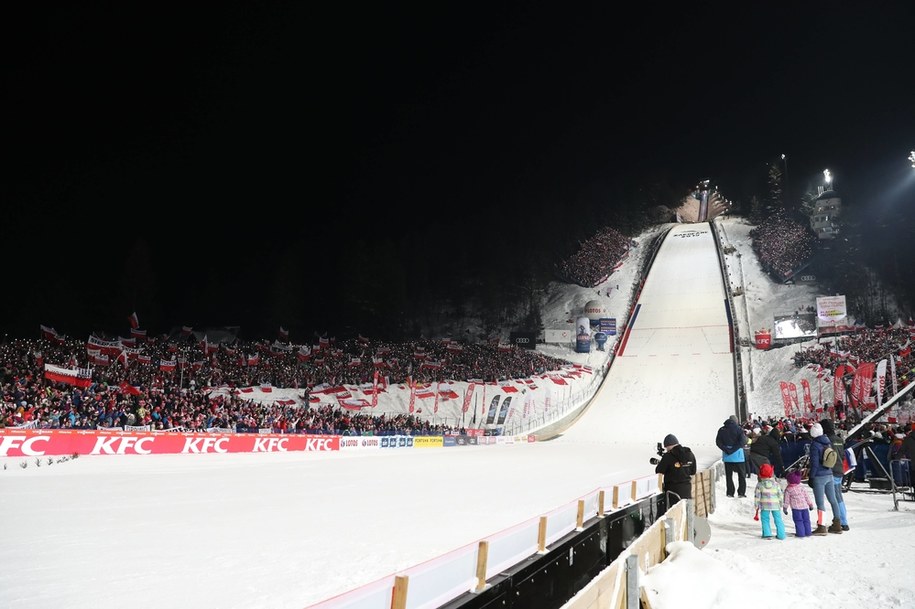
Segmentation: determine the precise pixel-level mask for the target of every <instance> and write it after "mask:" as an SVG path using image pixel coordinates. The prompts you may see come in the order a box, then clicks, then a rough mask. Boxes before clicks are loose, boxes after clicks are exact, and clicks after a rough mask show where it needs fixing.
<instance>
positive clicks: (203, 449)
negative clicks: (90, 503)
mask: <svg viewBox="0 0 915 609" xmlns="http://www.w3.org/2000/svg"><path fill="white" fill-rule="evenodd" d="M334 450H340V437H339V436H313V435H282V434H207V433H175V432H158V433H137V432H119V431H114V432H112V431H98V430H95V429H88V430H42V429H0V457H43V456H50V455H73V454H80V455H166V454H214V453H276V452H317V451H322V452H323V451H334Z"/></svg>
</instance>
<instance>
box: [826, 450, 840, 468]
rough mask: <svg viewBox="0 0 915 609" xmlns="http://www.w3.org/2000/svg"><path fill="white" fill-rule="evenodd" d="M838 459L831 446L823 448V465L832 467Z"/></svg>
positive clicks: (837, 454)
mask: <svg viewBox="0 0 915 609" xmlns="http://www.w3.org/2000/svg"><path fill="white" fill-rule="evenodd" d="M838 460H839V453H837V452H836V449H835V448H833V447H832V446H827V447H826V448H824V449H823V460H822V461H823V467H828V468H830V469H832V468H833V467H835V466H836V462H837V461H838Z"/></svg>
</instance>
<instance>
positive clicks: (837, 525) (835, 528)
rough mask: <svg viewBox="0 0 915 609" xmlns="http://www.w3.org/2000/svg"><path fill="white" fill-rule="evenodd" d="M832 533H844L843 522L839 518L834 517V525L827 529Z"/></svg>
mask: <svg viewBox="0 0 915 609" xmlns="http://www.w3.org/2000/svg"><path fill="white" fill-rule="evenodd" d="M827 530H828V531H829V532H830V533H839V534H841V533H842V523H841V522H840V521H839V519H838V518H833V519H832V526H831V527H829V529H827Z"/></svg>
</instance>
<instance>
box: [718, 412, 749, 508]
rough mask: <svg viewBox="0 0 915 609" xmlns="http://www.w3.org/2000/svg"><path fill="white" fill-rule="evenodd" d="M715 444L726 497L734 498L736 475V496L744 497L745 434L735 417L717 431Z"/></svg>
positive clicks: (745, 484)
mask: <svg viewBox="0 0 915 609" xmlns="http://www.w3.org/2000/svg"><path fill="white" fill-rule="evenodd" d="M715 444H716V445H717V446H718V448H720V449H721V460H722V461H723V462H724V474H725V476H726V479H725V483H726V488H727V495H728V497H733V496H734V474H737V496H738V497H746V496H747V469H746V463H745V461H746V456H745V455H744V450H743V449H744V447H745V446H746V445H747V434H746V433H744V431H743V429H741V427H740V425H738V424H737V417H736V416H735V415H731V416H730V417H728V418H727V420H725V422H724V425H722V426H721V427H720V428H719V429H718V435H717V436H716V437H715Z"/></svg>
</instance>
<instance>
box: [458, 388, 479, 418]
mask: <svg viewBox="0 0 915 609" xmlns="http://www.w3.org/2000/svg"><path fill="white" fill-rule="evenodd" d="M474 389H476V384H475V383H470V384H469V385H467V389H465V390H464V405H463V406H462V407H461V412H467V410H468V409H469V408H470V398H471V397H472V396H473V390H474Z"/></svg>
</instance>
